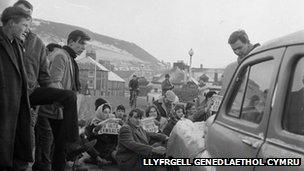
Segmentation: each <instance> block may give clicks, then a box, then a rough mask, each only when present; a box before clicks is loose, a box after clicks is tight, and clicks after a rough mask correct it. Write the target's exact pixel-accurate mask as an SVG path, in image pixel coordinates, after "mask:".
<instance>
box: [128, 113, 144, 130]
mask: <svg viewBox="0 0 304 171" xmlns="http://www.w3.org/2000/svg"><path fill="white" fill-rule="evenodd" d="M143 114H144V112H143V111H142V110H141V109H138V108H136V109H133V110H131V111H130V113H129V122H130V123H131V124H132V125H134V126H136V127H139V126H140V120H141V119H142V117H143Z"/></svg>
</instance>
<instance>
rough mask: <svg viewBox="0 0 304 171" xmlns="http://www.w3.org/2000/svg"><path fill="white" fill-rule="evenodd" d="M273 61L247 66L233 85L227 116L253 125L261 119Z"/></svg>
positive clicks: (272, 69)
mask: <svg viewBox="0 0 304 171" xmlns="http://www.w3.org/2000/svg"><path fill="white" fill-rule="evenodd" d="M273 71H274V64H273V60H268V61H264V62H261V63H258V64H254V65H251V66H248V67H247V68H246V69H245V70H244V71H243V72H242V74H240V75H239V76H238V78H237V81H236V83H235V91H234V93H233V94H235V95H234V97H233V100H231V104H230V105H228V106H229V107H228V109H229V110H228V112H227V114H228V115H230V116H233V117H237V118H240V119H243V120H247V121H249V122H253V123H259V122H260V121H261V119H262V116H263V113H264V108H265V103H266V98H267V94H268V90H269V88H270V85H271V78H272V77H273V76H274V75H273V74H274V72H273Z"/></svg>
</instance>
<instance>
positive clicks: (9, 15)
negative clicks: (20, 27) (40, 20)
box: [1, 7, 32, 25]
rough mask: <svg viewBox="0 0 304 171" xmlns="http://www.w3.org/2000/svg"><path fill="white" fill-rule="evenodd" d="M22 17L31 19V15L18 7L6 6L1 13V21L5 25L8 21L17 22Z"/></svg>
mask: <svg viewBox="0 0 304 171" xmlns="http://www.w3.org/2000/svg"><path fill="white" fill-rule="evenodd" d="M22 18H25V19H31V18H32V17H31V15H30V14H29V13H28V12H27V11H25V10H23V9H22V8H19V7H8V8H6V9H5V10H4V11H3V12H2V15H1V22H2V24H3V25H6V24H7V23H8V21H10V20H13V22H14V23H19V22H20V21H21V19H22Z"/></svg>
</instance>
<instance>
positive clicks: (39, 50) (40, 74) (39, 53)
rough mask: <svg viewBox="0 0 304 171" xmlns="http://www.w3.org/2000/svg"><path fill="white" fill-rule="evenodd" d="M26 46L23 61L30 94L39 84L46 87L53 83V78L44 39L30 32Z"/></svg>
mask: <svg viewBox="0 0 304 171" xmlns="http://www.w3.org/2000/svg"><path fill="white" fill-rule="evenodd" d="M24 48H25V56H24V58H23V61H24V66H25V70H26V73H27V78H28V89H29V94H30V93H31V92H33V90H34V89H35V88H37V87H38V84H39V86H40V87H44V86H46V85H48V84H50V83H52V80H51V76H50V71H49V62H48V60H47V58H46V55H45V46H44V44H43V42H42V40H41V39H40V38H39V37H38V36H37V35H36V34H34V33H32V32H29V34H28V35H27V37H26V39H25V42H24Z"/></svg>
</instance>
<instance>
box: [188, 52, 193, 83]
mask: <svg viewBox="0 0 304 171" xmlns="http://www.w3.org/2000/svg"><path fill="white" fill-rule="evenodd" d="M188 54H189V56H190V62H189V80H190V79H191V65H192V56H193V54H194V51H193V49H192V48H191V49H190V50H189V52H188Z"/></svg>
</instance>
